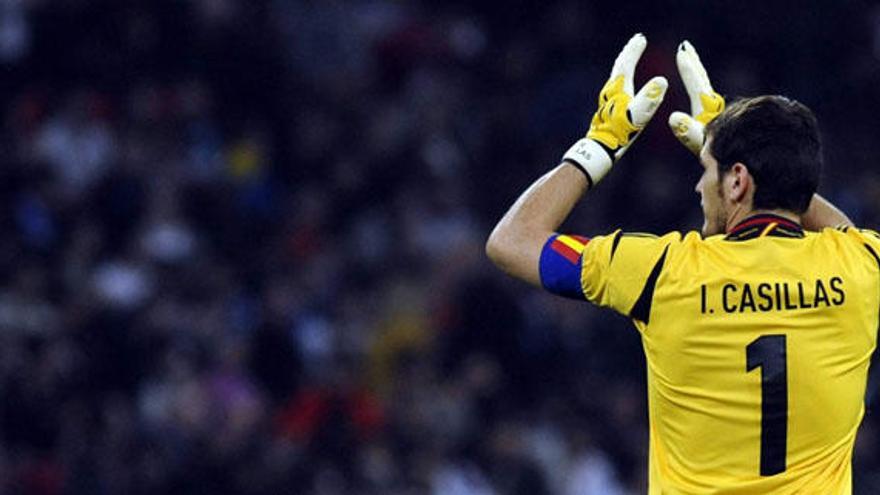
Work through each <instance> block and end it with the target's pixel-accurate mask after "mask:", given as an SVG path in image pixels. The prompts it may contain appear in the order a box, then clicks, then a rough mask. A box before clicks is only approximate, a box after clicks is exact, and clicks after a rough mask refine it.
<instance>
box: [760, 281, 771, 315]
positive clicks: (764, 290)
mask: <svg viewBox="0 0 880 495" xmlns="http://www.w3.org/2000/svg"><path fill="white" fill-rule="evenodd" d="M772 289H773V287H772V286H771V285H770V284H768V283H762V284H758V297H759V298H761V299H762V300H763V302H762V303H761V304H759V305H758V309H760V310H761V311H770V310H771V309H773V293H772V292H770V291H771V290H772ZM764 303H767V304H766V306H765V305H764Z"/></svg>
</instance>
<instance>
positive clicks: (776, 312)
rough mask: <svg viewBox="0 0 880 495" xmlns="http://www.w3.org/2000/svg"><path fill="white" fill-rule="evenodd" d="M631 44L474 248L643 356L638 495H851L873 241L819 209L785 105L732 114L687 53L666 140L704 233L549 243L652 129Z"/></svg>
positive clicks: (658, 92) (801, 123)
mask: <svg viewBox="0 0 880 495" xmlns="http://www.w3.org/2000/svg"><path fill="white" fill-rule="evenodd" d="M646 43H647V42H646V40H645V38H644V37H643V36H642V35H640V34H639V35H636V36H634V37H633V38H632V39H631V40H630V41H629V42H628V43H627V44H626V46H625V47H624V48H623V51H622V52H621V53H620V55H619V56H618V57H617V60H616V61H615V63H614V67H613V69H612V70H611V76H610V78H609V80H608V82H607V83H606V84H605V86H604V87H603V88H602V90H601V92H600V94H599V108H598V110H597V111H596V113H595V115H594V116H593V119H592V121H591V123H590V127H589V131H588V132H587V135H586V137H585V138H583V139H581V140H580V141H578V142H577V143H575V144H574V145H573V146H572V147H571V149H569V150H568V151H567V152H566V153H565V154H564V155H563V157H562V163H561V164H560V165H559V166H557V167H556V168H554V169H553V170H551V171H550V172H548V173H547V174H546V175H544V176H543V177H541V178H540V179H538V180H537V181H536V182H535V183H534V184H532V185H531V186H530V187H529V188H528V189H527V190H526V191H525V192H524V193H523V194H522V195H521V196H520V198H519V199H518V200H517V201H516V202H515V203H514V205H513V206H512V207H511V208H510V210H509V211H508V212H507V213H506V214H505V215H504V217H503V218H502V219H501V221H500V222H499V223H498V225H497V226H496V227H495V229H494V231H493V232H492V234H491V236H490V237H489V241H488V243H487V246H486V249H487V253H488V254H489V257H490V258H491V259H492V260H493V261H494V262H495V263H496V264H497V265H498V266H499V267H501V268H502V269H503V270H505V271H506V272H508V273H509V274H510V275H512V276H514V277H517V278H520V279H523V280H525V281H527V282H530V283H532V284H534V285H536V286H539V287H543V288H544V289H546V290H548V291H550V292H553V293H555V294H559V295H561V296H565V297H570V298H575V299H579V300H587V301H591V302H593V303H594V304H597V305H599V306H604V307H608V308H611V309H613V310H615V311H617V312H619V313H621V314H623V315H626V316H628V317H629V318H631V319H632V321H633V323H634V325H635V327H636V329H637V330H638V331H639V333H640V335H641V339H642V344H643V347H644V352H645V356H646V359H647V369H648V404H649V422H650V458H649V470H650V473H649V484H650V489H649V493H650V494H658V495H659V494H661V493H662V494H728V493H729V494H734V493H735V494H794V493H821V494H823V495H830V494H833V495H839V494H849V493H851V490H852V489H851V485H852V482H851V477H852V470H851V458H852V450H853V444H854V441H855V437H856V432H857V430H858V426H859V423H860V422H861V419H862V416H863V414H864V406H863V399H864V394H865V387H866V385H865V384H866V377H867V372H868V364H869V360H870V357H871V354H872V352H873V350H874V347H875V345H876V339H877V322H878V316H880V315H878V308H880V257H878V253H880V238H878V237H877V235H876V234H875V233H873V232H871V231H866V230H861V229H858V228H855V227H853V226H851V225H850V222H849V220H848V219H847V218H846V216H845V215H844V214H842V213H841V212H840V211H838V210H837V209H836V208H835V207H833V206H832V205H831V204H830V203H828V202H827V201H825V200H824V199H822V198H821V197H819V196H818V195H816V189H817V187H818V182H819V174H820V169H821V166H822V159H821V146H820V140H819V134H818V129H817V124H816V119H815V117H814V116H813V114H812V112H811V111H810V110H809V109H808V108H807V107H806V106H804V105H803V104H801V103H798V102H796V101H793V100H789V99H787V98H785V97H782V96H760V97H756V98H747V99H743V100H739V101H737V102H735V103H733V104H731V105H729V106H728V107H727V108H725V102H724V100H723V98H722V97H721V96H720V95H719V94H717V93H716V92H715V91H714V90H713V88H712V85H711V84H710V81H709V78H708V76H707V75H706V71H705V69H704V68H703V65H702V63H701V62H700V59H699V57H698V56H697V53H696V52H695V51H694V48H693V46H691V45H690V43H688V42H684V43H682V44H681V45H680V46H679V49H678V51H677V53H676V62H677V65H678V69H679V72H680V75H681V78H682V80H683V82H684V84H685V87H686V89H687V92H688V95H689V96H690V106H691V113H690V114H685V113H682V112H675V113H673V114H672V115H671V116H670V119H669V124H670V126H671V128H672V131H673V133H674V135H675V136H676V137H677V138H678V139H679V140H680V141H681V142H682V143H683V144H684V145H685V146H687V147H688V149H690V150H691V151H692V152H694V153H695V154H696V155H697V156H698V158H699V162H700V165H701V166H702V168H703V174H702V176H701V177H700V180H699V182H697V184H696V192H697V193H698V194H699V195H700V198H701V202H700V204H701V206H702V209H703V215H704V223H703V226H702V233H698V232H686V233H679V232H671V233H667V234H665V235H661V236H650V235H645V234H638V235H636V234H627V233H626V232H621V231H620V230H618V231H615V232H612V233H610V234H608V235H600V236H595V237H592V238H588V237H582V236H577V235H570V234H560V233H558V232H556V230H557V229H558V228H559V226H560V225H561V223H562V222H563V220H564V219H565V218H566V216H567V215H568V214H569V212H570V211H571V210H572V208H574V206H575V204H576V203H577V202H578V201H579V200H580V199H581V197H583V196H584V194H585V193H586V192H587V191H588V190H589V189H590V188H592V187H596V185H597V184H598V183H599V182H600V181H601V180H602V178H603V177H604V176H605V175H606V174H607V173H608V172H609V171H610V170H611V168H612V166H613V165H614V164H615V163H616V162H617V161H619V160H620V159H621V157H622V156H623V154H624V152H625V151H626V150H627V149H628V148H629V146H630V145H631V144H632V143H633V141H634V140H635V139H636V138H637V137H638V134H639V132H641V130H642V129H643V128H644V127H645V125H647V123H648V122H649V121H650V119H651V117H652V116H653V115H654V113H655V112H656V110H657V108H658V106H659V105H660V103H661V102H662V100H663V97H664V94H665V92H666V88H667V81H666V79H664V78H663V77H655V78H653V79H651V80H650V81H649V82H648V83H647V84H646V85H645V86H643V87H642V88H641V89H640V90H639V91H638V92H637V93H634V79H633V75H634V72H635V67H636V63H637V62H638V60H639V57H640V56H641V54H642V52H643V51H644V49H645V46H646Z"/></svg>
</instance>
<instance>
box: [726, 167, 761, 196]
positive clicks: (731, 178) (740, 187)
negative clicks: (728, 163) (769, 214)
mask: <svg viewBox="0 0 880 495" xmlns="http://www.w3.org/2000/svg"><path fill="white" fill-rule="evenodd" d="M724 188H725V189H726V191H725V192H726V193H727V197H728V198H730V199H731V200H733V201H734V202H736V203H741V202H743V201H745V200H746V199H747V198H748V196H749V195H751V194H754V190H753V189H754V181H753V180H752V175H751V174H750V173H749V169H748V167H746V166H745V164H743V163H740V162H736V163H734V164H733V166H732V167H730V170H729V171H728V172H727V174H725V177H724Z"/></svg>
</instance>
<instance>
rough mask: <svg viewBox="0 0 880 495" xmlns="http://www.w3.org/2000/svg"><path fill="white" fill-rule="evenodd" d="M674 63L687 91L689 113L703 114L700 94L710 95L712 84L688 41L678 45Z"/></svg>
mask: <svg viewBox="0 0 880 495" xmlns="http://www.w3.org/2000/svg"><path fill="white" fill-rule="evenodd" d="M675 63H676V65H677V66H678V72H679V74H681V80H682V81H683V82H684V87H685V89H687V93H688V97H690V101H691V113H692V114H693V115H699V114H700V113H702V112H703V105H702V103H701V102H700V94H711V93H712V83H711V82H710V81H709V75H708V74H707V73H706V68H705V67H703V62H702V61H700V56H699V55H697V51H696V50H695V49H694V47H693V45H691V44H690V42H689V41H687V40H685V41H683V42H682V43H681V44H680V45H678V52H677V53H676V54H675Z"/></svg>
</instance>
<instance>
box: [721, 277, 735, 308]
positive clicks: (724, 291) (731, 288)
mask: <svg viewBox="0 0 880 495" xmlns="http://www.w3.org/2000/svg"><path fill="white" fill-rule="evenodd" d="M728 292H736V286H735V285H733V284H724V288H722V289H721V305H722V306H724V312H725V313H733V312H734V311H736V306H728V305H727V293H728Z"/></svg>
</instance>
